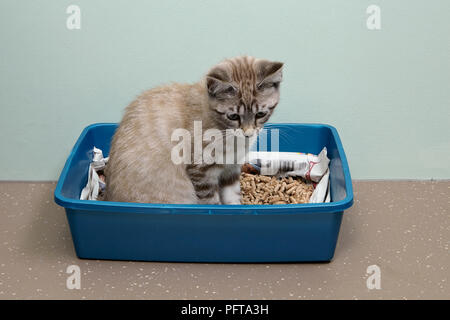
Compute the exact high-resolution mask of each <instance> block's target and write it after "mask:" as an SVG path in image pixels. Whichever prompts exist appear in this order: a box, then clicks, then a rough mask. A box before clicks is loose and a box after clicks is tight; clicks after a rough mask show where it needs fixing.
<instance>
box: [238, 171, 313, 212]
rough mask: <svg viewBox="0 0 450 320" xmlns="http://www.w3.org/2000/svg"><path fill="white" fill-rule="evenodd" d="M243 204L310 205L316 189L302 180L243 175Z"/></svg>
mask: <svg viewBox="0 0 450 320" xmlns="http://www.w3.org/2000/svg"><path fill="white" fill-rule="evenodd" d="M240 182H241V196H242V204H297V203H308V202H309V198H310V197H311V195H312V193H313V191H314V187H313V185H312V184H311V183H308V182H305V181H304V180H303V179H301V178H293V177H288V178H276V177H275V176H272V177H269V176H263V175H259V174H250V173H245V172H243V173H241V180H240Z"/></svg>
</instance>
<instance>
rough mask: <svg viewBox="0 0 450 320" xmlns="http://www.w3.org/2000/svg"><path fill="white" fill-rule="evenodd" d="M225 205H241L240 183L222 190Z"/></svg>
mask: <svg viewBox="0 0 450 320" xmlns="http://www.w3.org/2000/svg"><path fill="white" fill-rule="evenodd" d="M221 194H222V203H223V204H241V186H240V184H239V181H238V182H237V183H235V184H233V185H231V186H226V187H224V188H223V189H222V192H221Z"/></svg>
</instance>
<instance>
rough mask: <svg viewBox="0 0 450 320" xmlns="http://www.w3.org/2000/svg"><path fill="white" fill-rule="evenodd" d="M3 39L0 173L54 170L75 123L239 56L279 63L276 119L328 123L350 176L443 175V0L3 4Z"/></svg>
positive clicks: (448, 174) (447, 173) (447, 146)
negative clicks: (74, 9)
mask: <svg viewBox="0 0 450 320" xmlns="http://www.w3.org/2000/svg"><path fill="white" fill-rule="evenodd" d="M69 4H76V5H79V6H80V8H81V29H80V30H68V29H67V28H66V19H67V17H68V14H66V8H67V6H68V5H69ZM370 4H376V5H379V6H380V7H381V30H368V29H367V27H366V19H367V16H368V15H367V14H366V8H367V7H368V6H369V5H370ZM0 48H1V51H0V127H1V135H0V150H1V156H0V179H1V180H56V179H57V177H58V175H59V173H60V170H61V168H62V166H63V164H64V161H65V159H66V157H67V156H68V154H69V152H70V150H71V148H72V146H73V144H74V141H75V139H76V138H77V137H78V135H79V134H80V132H81V130H82V129H83V127H85V126H86V125H88V124H91V123H94V122H117V121H119V120H120V117H121V114H122V110H123V108H124V107H125V106H126V105H127V104H128V103H129V102H130V101H131V100H132V99H133V98H134V97H135V96H137V95H138V94H139V93H140V92H141V91H143V90H144V89H147V88H150V87H152V86H155V85H158V84H161V83H167V82H170V81H177V82H194V81H197V80H198V79H199V78H200V77H201V76H202V75H203V74H204V73H205V72H206V71H207V70H208V68H209V67H210V66H212V65H213V64H215V63H216V62H218V61H220V60H221V59H223V58H225V57H231V56H236V55H241V54H249V55H254V56H257V57H262V58H268V59H274V60H281V61H284V62H285V73H284V75H285V76H284V83H283V85H282V101H281V103H280V105H279V106H278V108H277V111H276V113H275V115H274V117H273V118H272V120H273V122H316V123H317V122H319V123H328V124H331V125H333V126H335V127H337V129H338V131H339V133H340V135H341V138H342V140H343V143H344V147H345V150H346V152H347V155H348V158H349V162H350V169H351V172H352V176H353V178H356V179H368V178H370V179H372V178H373V179H390V178H395V179H398V178H413V179H414V178H420V179H428V178H437V179H440V178H450V165H449V160H450V139H449V137H450V134H449V133H450V129H449V123H450V113H449V107H450V1H446V0H442V1H437V0H434V1H425V0H420V1H407V0H389V1H387V0H371V1H366V0H351V1H350V0H345V1H344V0H342V1H312V0H308V1H299V0H290V1H288V0H285V1H283V0H280V1H273V0H270V1H269V0H251V1H250V0H246V1H243V0H227V1H215V0H210V1H206V0H190V1H175V0H170V1H167V0H165V1H151V0H146V1H143V0H140V1H137V0H133V1H125V0H114V1H111V0H110V1H106V0H72V1H62V0H58V1H57V0H53V1H49V0H48V1H44V0H33V1H31V0H28V1H25V0H1V2H0Z"/></svg>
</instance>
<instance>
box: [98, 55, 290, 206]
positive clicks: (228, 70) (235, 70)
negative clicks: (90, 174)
mask: <svg viewBox="0 0 450 320" xmlns="http://www.w3.org/2000/svg"><path fill="white" fill-rule="evenodd" d="M282 66H283V64H282V63H280V62H271V61H267V60H261V59H255V58H253V57H238V58H233V59H228V60H225V61H223V62H221V63H220V64H218V65H216V66H215V67H213V68H212V69H211V70H210V71H209V73H208V74H207V75H206V77H205V78H204V79H203V80H202V81H200V82H199V83H195V84H171V85H167V86H162V87H158V88H154V89H151V90H148V91H146V92H144V93H143V94H142V95H141V96H139V97H138V98H137V99H136V100H135V101H133V102H132V103H131V104H130V105H129V106H128V107H127V108H126V110H125V114H124V116H123V119H122V121H121V123H120V125H119V127H118V129H117V131H116V132H115V134H114V137H113V140H112V143H111V150H110V154H109V162H108V166H107V168H106V195H105V200H107V201H124V202H144V203H184V204H240V201H241V195H240V184H239V178H240V164H238V163H242V162H239V161H240V160H239V159H236V162H235V163H234V164H220V163H212V164H207V163H204V162H203V163H200V164H195V163H191V164H184V163H182V164H175V163H174V162H173V161H172V160H171V151H172V148H173V147H174V145H175V144H174V142H173V141H172V139H171V137H172V133H173V132H174V130H175V129H177V128H184V129H186V130H188V131H189V132H190V133H191V136H192V137H194V134H193V132H194V121H201V124H202V130H203V132H205V131H206V130H207V129H212V128H216V129H219V130H221V132H222V134H223V139H224V141H226V142H229V140H230V139H241V142H242V140H244V142H246V143H245V144H244V145H245V147H244V148H245V150H237V148H241V149H242V144H239V143H236V144H235V145H236V146H237V147H233V146H231V147H230V146H229V145H228V144H227V145H226V146H225V148H224V149H225V152H226V153H232V154H233V153H237V154H240V157H242V155H245V153H246V152H248V146H249V145H251V143H252V142H253V141H255V139H256V137H257V135H258V132H259V130H260V129H261V128H262V127H263V125H264V123H265V122H267V120H268V119H269V117H270V116H271V115H272V113H273V111H274V108H275V107H276V106H277V104H278V101H279V96H280V94H279V87H280V82H281V80H282ZM227 129H234V131H233V132H234V135H230V134H227V133H225V132H226V131H225V130H227ZM205 144H206V143H205V142H203V146H205ZM192 145H193V142H192ZM239 146H240V147H239ZM190 149H191V152H194V147H192V148H190ZM239 151H240V152H239ZM225 157H228V156H226V155H225ZM191 159H193V158H191Z"/></svg>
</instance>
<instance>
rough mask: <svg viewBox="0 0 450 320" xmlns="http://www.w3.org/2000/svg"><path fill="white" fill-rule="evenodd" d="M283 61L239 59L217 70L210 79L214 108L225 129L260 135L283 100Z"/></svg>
mask: <svg viewBox="0 0 450 320" xmlns="http://www.w3.org/2000/svg"><path fill="white" fill-rule="evenodd" d="M282 67H283V63H281V62H272V61H268V60H262V59H255V58H252V57H238V58H234V59H228V60H225V61H223V62H221V63H220V64H218V65H216V66H215V67H213V68H212V69H211V70H210V71H209V72H208V74H207V76H206V86H207V90H208V95H209V104H210V108H211V109H212V110H213V116H214V117H215V120H216V122H217V123H219V124H220V125H221V126H222V128H226V129H228V128H230V129H238V130H237V131H240V130H242V133H243V134H244V135H245V136H246V137H252V136H254V135H256V134H257V133H258V131H259V130H260V129H261V128H262V127H263V125H264V123H266V122H267V120H269V118H270V116H271V115H272V113H273V111H274V109H275V107H276V106H277V104H278V101H279V99H280V82H281V80H282Z"/></svg>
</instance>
